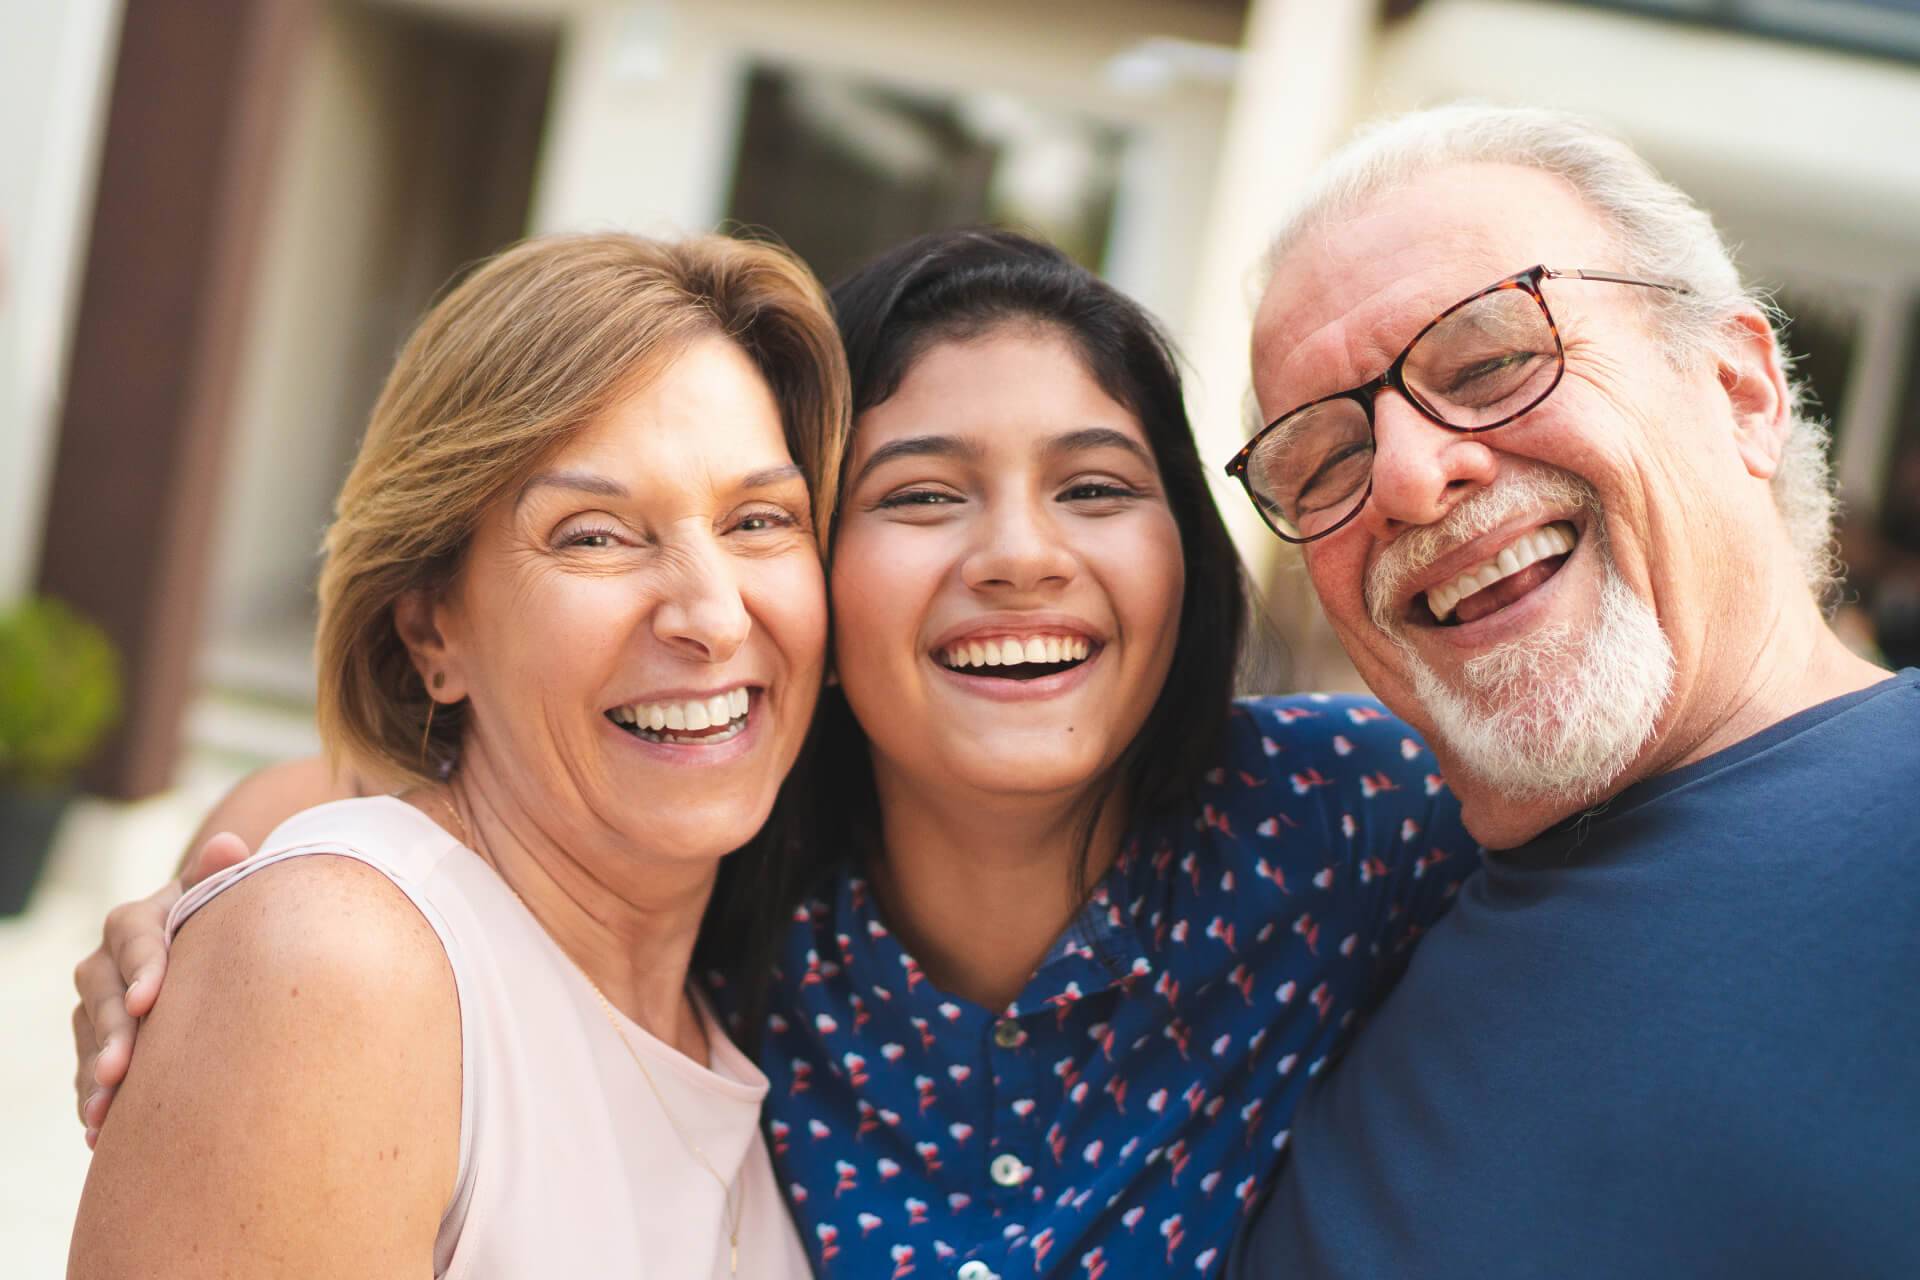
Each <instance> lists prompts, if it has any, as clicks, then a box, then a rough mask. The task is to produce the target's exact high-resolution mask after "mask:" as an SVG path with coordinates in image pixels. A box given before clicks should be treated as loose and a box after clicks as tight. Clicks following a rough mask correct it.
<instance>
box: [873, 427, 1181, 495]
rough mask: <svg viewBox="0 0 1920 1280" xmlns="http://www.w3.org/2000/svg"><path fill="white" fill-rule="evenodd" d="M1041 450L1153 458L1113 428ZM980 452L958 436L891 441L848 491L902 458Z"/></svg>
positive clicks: (1070, 434)
mask: <svg viewBox="0 0 1920 1280" xmlns="http://www.w3.org/2000/svg"><path fill="white" fill-rule="evenodd" d="M1040 448H1041V452H1043V453H1045V454H1046V455H1047V456H1049V457H1061V456H1064V455H1066V454H1073V453H1085V452H1087V451H1088V450H1090V449H1124V450H1126V451H1127V452H1128V453H1130V454H1132V455H1133V456H1134V457H1136V458H1138V459H1140V461H1142V462H1144V463H1146V464H1147V465H1148V466H1152V465H1153V455H1152V454H1150V453H1148V452H1147V451H1146V449H1145V448H1143V447H1142V446H1141V444H1140V442H1139V441H1137V440H1135V439H1134V438H1133V437H1132V436H1130V435H1128V434H1126V433H1125V432H1124V431H1115V430H1114V429H1113V428H1112V427H1082V428H1080V429H1079V430H1077V431H1063V432H1061V433H1060V434H1059V435H1056V436H1049V437H1047V439H1046V440H1044V441H1043V442H1042V443H1041V446H1040ZM980 452H981V451H980V446H979V445H977V444H975V443H973V442H972V441H970V440H963V439H961V438H959V437H958V436H908V437H906V438H905V439H902V440H889V441H888V442H887V443H885V444H883V445H881V446H880V447H879V448H878V449H875V450H874V451H873V453H872V455H871V456H869V457H868V458H867V460H866V461H865V462H864V463H862V464H861V466H860V471H859V474H857V475H856V476H854V478H853V484H852V485H850V486H848V487H849V488H855V487H858V486H859V484H860V482H861V481H863V480H865V479H866V478H867V474H868V473H869V472H871V471H872V470H873V469H874V468H876V467H879V466H882V465H884V464H886V463H889V462H894V461H896V460H898V459H900V458H960V459H963V460H974V459H978V458H979V457H980Z"/></svg>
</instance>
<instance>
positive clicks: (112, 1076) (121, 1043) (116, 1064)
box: [93, 1024, 133, 1115]
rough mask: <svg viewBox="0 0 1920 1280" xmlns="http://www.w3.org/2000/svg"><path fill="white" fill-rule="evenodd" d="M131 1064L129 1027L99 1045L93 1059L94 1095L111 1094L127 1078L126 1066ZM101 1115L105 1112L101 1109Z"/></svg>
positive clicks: (131, 1042) (131, 1040)
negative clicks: (97, 1052)
mask: <svg viewBox="0 0 1920 1280" xmlns="http://www.w3.org/2000/svg"><path fill="white" fill-rule="evenodd" d="M132 1065H133V1031H132V1029H131V1024H129V1029H128V1030H127V1031H126V1032H125V1033H123V1034H119V1035H115V1036H112V1037H110V1038H109V1039H108V1040H107V1041H106V1042H105V1043H104V1044H102V1045H101V1046H100V1052H99V1054H98V1056H96V1057H95V1058H94V1060H93V1083H94V1085H95V1086H96V1087H95V1089H94V1093H95V1094H96V1095H104V1094H111V1093H112V1092H113V1091H114V1090H115V1089H117V1088H119V1087H120V1082H121V1081H122V1080H125V1079H126V1078H127V1068H128V1067H130V1066H132ZM101 1114H102V1115H105V1114H106V1112H105V1110H104V1109H102V1111H101Z"/></svg>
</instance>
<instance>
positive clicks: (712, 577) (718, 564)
mask: <svg viewBox="0 0 1920 1280" xmlns="http://www.w3.org/2000/svg"><path fill="white" fill-rule="evenodd" d="M679 550H680V554H679V556H678V557H677V559H678V561H679V562H678V563H677V564H675V565H674V566H673V576H672V578H671V580H670V582H669V583H668V584H667V586H666V588H665V591H664V593H663V594H662V597H661V600H660V603H659V605H658V606H657V607H656V608H655V609H654V611H653V632H654V635H656V636H657V637H659V639H660V640H661V641H662V642H663V643H665V644H666V646H667V647H668V648H669V649H672V650H674V651H675V652H676V653H678V654H680V655H681V656H682V657H685V658H687V659H689V660H691V661H694V662H714V663H718V662H725V661H727V659H729V658H731V657H733V655H734V654H735V653H737V652H739V649H740V646H741V645H742V644H745V643H746V639H747V633H748V632H749V631H751V630H752V629H753V620H752V618H751V616H750V615H749V614H748V613H747V603H746V601H745V600H744V599H743V598H742V597H741V594H740V581H739V578H738V577H737V576H736V574H735V570H734V565H733V562H732V560H731V559H730V558H729V557H728V556H727V555H726V553H725V552H723V551H722V550H721V549H720V548H719V547H717V546H715V545H714V544H713V542H712V540H711V539H699V540H695V541H693V542H692V543H691V544H689V545H686V546H683V547H681V548H680V549H679Z"/></svg>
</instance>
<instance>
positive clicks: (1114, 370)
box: [789, 229, 1247, 896]
mask: <svg viewBox="0 0 1920 1280" xmlns="http://www.w3.org/2000/svg"><path fill="white" fill-rule="evenodd" d="M831 293H832V297H833V307H834V313H835V318H836V320H837V321H838V323H839V325H840V335H841V339H842V340H843V341H844V342H845V344H846V348H847V364H848V369H849V374H850V377H851V384H852V389H853V413H854V420H855V424H856V425H855V428H854V429H855V430H856V431H857V430H858V420H859V415H860V414H861V413H863V412H865V411H866V410H868V409H871V408H873V407H874V406H875V405H877V404H880V403H881V402H882V401H884V400H886V399H887V398H888V397H889V396H891V395H892V394H893V393H894V392H895V391H897V390H898V389H899V387H900V384H901V382H902V381H903V380H904V379H905V377H906V375H907V372H908V371H909V370H910V369H911V368H912V367H913V364H914V362H915V361H916V360H918V359H919V358H920V357H921V356H923V355H925V354H926V353H927V351H928V350H930V349H931V348H932V347H934V346H936V345H938V344H939V343H942V342H950V341H965V340H967V339H969V338H976V337H981V336H984V335H986V334H987V333H989V332H991V331H992V330H994V329H997V328H999V327H1000V326H1002V325H1004V324H1007V323H1010V322H1011V323H1022V324H1038V325H1040V326H1043V327H1044V328H1045V329H1046V330H1049V331H1052V332H1056V333H1058V334H1060V335H1061V336H1063V337H1065V338H1066V339H1067V340H1068V341H1069V343H1070V344H1071V346H1072V347H1073V349H1074V350H1075V351H1076V352H1077V353H1078V354H1079V356H1080V358H1081V360H1082V361H1083V362H1084V363H1085V366H1086V369H1087V371H1088V372H1089V373H1090V374H1091V375H1092V376H1093V378H1094V380H1095V381H1096V382H1097V383H1099V385H1100V388H1101V390H1103V391H1104V392H1106V394H1107V395H1109V396H1111V397H1112V398H1113V400H1114V401H1115V402H1116V403H1118V404H1120V405H1122V406H1124V407H1125V408H1126V409H1128V410H1129V411H1130V412H1131V413H1133V414H1134V415H1135V416H1136V417H1137V418H1138V419H1139V421H1140V425H1141V427H1142V428H1143V429H1144V430H1145V433H1146V437H1147V443H1148V446H1149V447H1150V448H1151V449H1152V451H1153V456H1154V460H1155V462H1156V463H1158V465H1159V468H1160V477H1161V482H1162V484H1163V486H1164V489H1165V493H1166V496H1167V503H1168V506H1169V507H1170V508H1171V510H1172V514H1173V518H1174V523H1175V524H1176V526H1177V527H1178V528H1179V530H1180V545H1181V552H1182V557H1183V559H1184V561H1185V569H1186V591H1185V595H1184V597H1183V598H1182V600H1181V604H1180V627H1179V634H1178V639H1177V641H1176V645H1175V650H1174V656H1173V663H1172V666H1171V667H1170V668H1169V670H1168V672H1167V680H1166V684H1165V686H1164V687H1163V688H1162V689H1161V691H1160V696H1159V698H1158V699H1157V700H1156V701H1155V702H1154V705H1153V709H1152V711H1151V712H1149V713H1148V716H1147V719H1146V722H1145V723H1144V724H1143V725H1142V726H1141V729H1140V732H1139V733H1138V734H1136V735H1135V737H1134V739H1133V741H1132V742H1131V743H1130V744H1128V746H1127V747H1126V749H1125V750H1124V751H1123V752H1122V753H1121V756H1120V759H1119V760H1118V761H1117V762H1116V763H1115V766H1114V768H1113V769H1112V770H1111V771H1110V773H1109V774H1108V776H1107V777H1105V778H1103V779H1102V780H1101V782H1100V784H1099V785H1098V786H1096V787H1095V788H1094V789H1093V792H1092V794H1091V795H1090V796H1089V798H1088V802H1087V809H1086V812H1085V814H1084V816H1083V819H1082V825H1081V828H1080V856H1079V858H1078V860H1077V862H1076V865H1075V867H1074V871H1073V883H1074V887H1075V889H1076V891H1077V893H1079V894H1080V895H1082V896H1084V894H1085V892H1086V890H1087V889H1088V887H1089V886H1088V884H1087V879H1088V876H1087V872H1088V863H1089V858H1090V855H1091V851H1092V841H1093V834H1094V830H1095V827H1096V824H1097V823H1098V822H1099V820H1100V818H1101V817H1102V815H1103V814H1104V812H1105V811H1106V809H1107V806H1108V805H1109V803H1110V802H1111V801H1112V800H1113V798H1114V797H1115V796H1116V795H1117V796H1120V797H1124V801H1125V804H1126V812H1125V814H1124V815H1123V816H1124V818H1125V819H1126V825H1127V828H1128V829H1129V830H1132V829H1137V828H1138V827H1139V826H1141V825H1142V824H1144V823H1146V822H1148V821H1151V820H1153V819H1155V818H1159V817H1164V816H1168V815H1171V814H1174V813H1178V812H1180V811H1182V810H1183V809H1185V808H1187V807H1189V806H1191V805H1192V804H1194V803H1195V799H1194V797H1195V793H1196V792H1197V790H1198V786H1199V783H1200V779H1201V775H1202V774H1203V773H1204V772H1205V771H1206V770H1207V769H1209V768H1211V767H1212V766H1213V765H1214V764H1215V763H1217V761H1218V760H1219V759H1220V756H1221V752H1222V749H1223V747H1224V745H1225V743H1226V734H1227V717H1228V714H1229V710H1230V706H1231V701H1232V697H1233V684H1234V677H1235V672H1236V670H1237V667H1238V660H1239V654H1240V645H1241V637H1242V632H1243V629H1244V626H1245V622H1246V615H1247V594H1246V584H1245V581H1244V578H1243V574H1242V571H1241V567H1240V558H1239V556H1238V554H1237V553H1236V552H1235V550H1234V546H1233V542H1232V540H1231V539H1230V538H1229V537H1228V535H1227V529H1226V525H1225V524H1224V523H1223V522H1222V521H1221V519H1220V513H1219V510H1218V508H1217V507H1215V505H1214V501H1213V495H1212V494H1211V492H1210V491H1209V490H1208V487H1207V481H1206V476H1205V471H1204V468H1203V467H1202V464H1201V461H1200V454H1199V450H1198V449H1197V448H1196V447H1195V445H1194V439H1193V432H1192V429H1191V428H1190V427H1189V426H1188V423H1187V413H1186V402H1185V400H1184V399H1183V397H1182V395H1181V389H1180V370H1179V365H1178V361H1177V359H1176V357H1175V355H1174V351H1173V348H1172V345H1171V344H1170V343H1169V342H1168V340H1167V338H1166V336H1165V334H1163V333H1162V332H1161V330H1160V326H1159V325H1158V324H1157V323H1155V321H1154V319H1153V317H1152V316H1151V315H1149V314H1148V313H1147V311H1146V309H1145V308H1143V307H1142V306H1140V304H1139V303H1137V302H1134V301H1133V300H1132V299H1131V298H1128V297H1127V296H1126V295H1125V294H1123V293H1121V292H1120V291H1119V290H1118V289H1115V288H1114V287H1113V286H1111V285H1109V284H1107V283H1106V282H1105V281H1103V280H1101V279H1100V278H1099V277H1098V276H1096V275H1094V274H1093V273H1092V272H1091V271H1088V270H1087V269H1086V268H1085V267H1082V266H1080V265H1079V264H1077V263H1075V262H1074V261H1073V260H1072V259H1070V258H1068V257H1067V256H1066V255H1065V254H1064V253H1062V252H1061V251H1060V250H1058V249H1056V248H1054V247H1053V246H1051V245H1047V244H1043V243H1041V242H1039V241H1037V240H1034V239H1031V238H1030V237H1027V236H1024V235H1021V234H1018V233H1016V232H1012V231H1004V230H988V229H977V230H955V231H940V232H935V233H933V234H931V235H925V236H921V237H919V238H918V239H915V240H910V241H908V242H907V243H906V244H903V245H901V246H900V247H898V248H896V249H893V250H890V251H889V252H887V253H884V254H882V255H881V256H880V257H878V258H876V259H874V260H873V261H872V262H869V263H868V264H867V265H866V266H864V267H861V268H860V269H859V270H857V271H855V272H854V273H853V274H851V275H849V276H847V277H846V278H844V279H842V280H841V281H839V282H838V283H837V284H835V285H834V286H833V287H832V289H831ZM842 456H843V459H844V458H850V457H852V456H853V449H852V447H851V445H849V447H848V448H847V450H846V451H845V453H844V454H843V455H842ZM843 465H844V462H843ZM843 491H844V490H843ZM831 557H832V552H831V548H830V549H829V571H831ZM789 786H790V787H793V788H795V789H798V790H801V791H802V792H803V793H804V794H805V797H806V800H805V803H807V804H808V805H809V807H810V808H811V809H812V810H813V821H812V823H811V826H812V830H813V833H812V836H811V838H810V839H808V840H807V841H806V842H805V844H806V846H807V847H806V849H805V852H804V854H803V858H804V860H805V862H806V864H807V872H806V873H807V874H808V876H809V878H812V877H820V876H824V875H826V874H829V873H831V872H832V871H835V870H837V869H839V868H842V867H845V866H846V865H848V863H849V860H850V859H855V860H857V859H860V858H863V857H870V856H873V855H874V854H875V853H876V852H877V851H878V849H879V847H880V844H879V829H878V824H879V815H878V802H877V799H876V797H875V793H874V783H873V770H872V760H871V756H870V755H869V752H868V746H867V740H866V737H865V735H864V734H862V733H861V731H860V726H859V725H858V723H857V722H856V721H855V720H854V717H853V713H852V711H851V710H850V709H849V708H848V706H847V701H846V698H845V697H844V696H843V695H842V694H841V693H840V691H839V690H838V689H833V688H830V689H828V690H827V691H826V692H825V694H824V695H823V697H822V699H821V706H820V711H819V716H818V719H817V721H816V725H815V740H814V742H813V744H812V749H811V750H809V751H808V753H807V755H806V757H805V758H804V759H803V762H802V764H801V766H800V768H799V769H796V771H795V776H794V778H793V780H792V782H791V783H790V784H789Z"/></svg>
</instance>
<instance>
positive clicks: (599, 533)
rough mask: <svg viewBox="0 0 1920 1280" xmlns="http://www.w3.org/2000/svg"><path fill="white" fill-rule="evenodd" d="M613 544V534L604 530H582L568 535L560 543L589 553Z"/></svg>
mask: <svg viewBox="0 0 1920 1280" xmlns="http://www.w3.org/2000/svg"><path fill="white" fill-rule="evenodd" d="M613 543H614V538H613V534H612V532H611V531H609V530H606V529H582V530H580V531H579V532H577V533H570V534H568V535H567V536H566V538H565V539H564V540H563V541H562V545H563V546H568V547H580V548H583V549H585V550H589V551H598V550H601V549H603V548H606V547H611V546H612V545H613Z"/></svg>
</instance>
